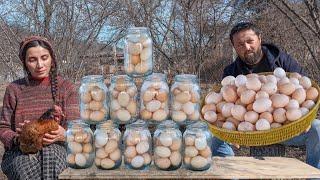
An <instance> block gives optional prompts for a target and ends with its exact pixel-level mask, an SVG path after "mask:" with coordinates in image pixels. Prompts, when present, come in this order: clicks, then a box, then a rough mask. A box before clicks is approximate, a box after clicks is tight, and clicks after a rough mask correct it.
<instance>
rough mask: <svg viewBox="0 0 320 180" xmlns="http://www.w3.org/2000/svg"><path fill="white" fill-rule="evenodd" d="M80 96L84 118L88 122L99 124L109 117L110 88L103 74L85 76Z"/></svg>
mask: <svg viewBox="0 0 320 180" xmlns="http://www.w3.org/2000/svg"><path fill="white" fill-rule="evenodd" d="M79 96H80V116H81V119H82V120H84V121H85V122H86V123H88V124H97V123H99V122H102V121H106V120H107V119H108V116H109V108H108V88H107V86H106V85H105V84H104V78H103V76H102V75H90V76H84V77H83V78H82V80H81V86H80V88H79Z"/></svg>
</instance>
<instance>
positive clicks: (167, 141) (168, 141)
mask: <svg viewBox="0 0 320 180" xmlns="http://www.w3.org/2000/svg"><path fill="white" fill-rule="evenodd" d="M159 140H160V143H161V144H162V145H164V146H171V145H172V137H171V135H170V134H169V133H161V134H160V137H159Z"/></svg>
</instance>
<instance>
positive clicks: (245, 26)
mask: <svg viewBox="0 0 320 180" xmlns="http://www.w3.org/2000/svg"><path fill="white" fill-rule="evenodd" d="M249 29H251V30H252V31H253V32H255V33H256V35H257V36H260V34H261V32H260V29H259V28H258V27H257V26H256V25H255V24H253V23H251V22H240V23H238V24H236V25H235V26H233V28H232V29H231V31H230V35H229V38H230V40H231V42H232V44H233V39H232V38H233V35H234V34H236V33H238V32H240V31H242V30H249Z"/></svg>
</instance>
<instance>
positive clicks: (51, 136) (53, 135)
mask: <svg viewBox="0 0 320 180" xmlns="http://www.w3.org/2000/svg"><path fill="white" fill-rule="evenodd" d="M65 132H66V130H65V129H64V128H63V127H62V126H60V125H59V128H58V130H55V131H51V132H49V133H46V134H44V137H43V144H44V145H49V144H52V143H54V142H58V141H65V136H64V135H65Z"/></svg>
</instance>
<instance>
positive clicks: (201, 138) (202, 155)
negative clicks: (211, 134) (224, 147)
mask: <svg viewBox="0 0 320 180" xmlns="http://www.w3.org/2000/svg"><path fill="white" fill-rule="evenodd" d="M184 146H185V148H184V164H185V166H186V168H188V169H191V170H204V169H207V168H209V167H210V164H211V155H212V152H211V149H210V147H209V145H208V142H207V139H206V137H205V135H204V134H203V133H197V134H196V135H195V134H187V135H185V136H184Z"/></svg>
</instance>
